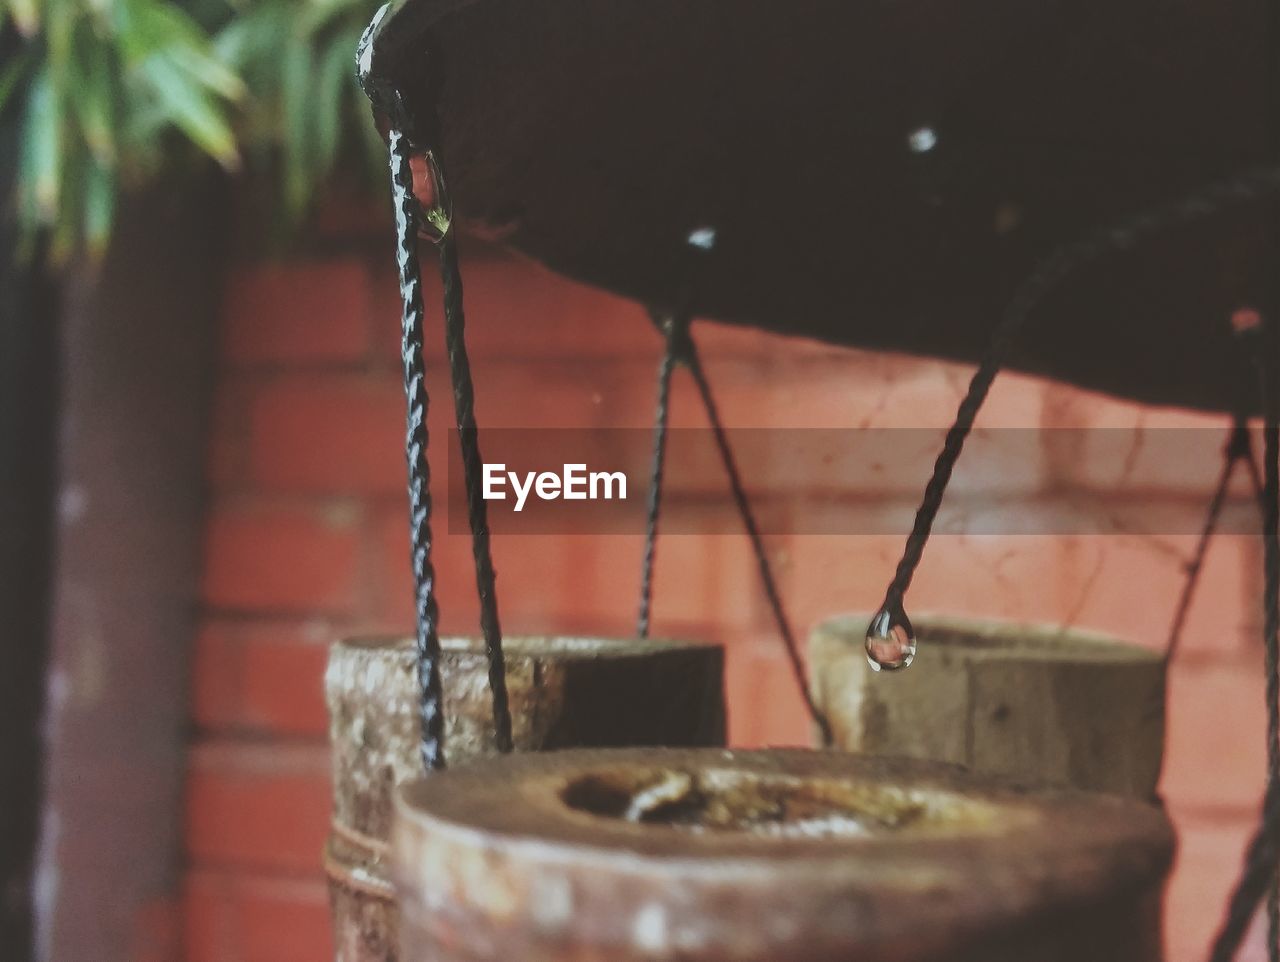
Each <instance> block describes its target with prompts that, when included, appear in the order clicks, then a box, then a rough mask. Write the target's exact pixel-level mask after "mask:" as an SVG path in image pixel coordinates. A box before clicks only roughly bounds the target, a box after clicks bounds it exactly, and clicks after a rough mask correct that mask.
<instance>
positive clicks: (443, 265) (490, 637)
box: [440, 231, 512, 752]
mask: <svg viewBox="0 0 1280 962" xmlns="http://www.w3.org/2000/svg"><path fill="white" fill-rule="evenodd" d="M440 279H441V282H442V284H443V286H444V338H445V348H446V350H447V352H448V355H449V371H450V374H451V375H452V379H453V408H454V414H455V415H456V418H457V422H458V443H459V446H460V447H461V449H462V476H463V484H464V485H465V487H466V491H467V521H468V523H469V525H470V527H471V554H472V558H473V560H474V561H475V573H476V592H477V593H478V594H479V597H480V630H481V632H482V633H483V635H484V650H485V657H486V658H487V659H488V662H489V689H490V692H491V693H492V699H493V723H494V728H495V730H496V733H497V739H496V745H497V748H498V751H500V752H509V751H511V749H512V736H511V705H510V701H509V699H508V696H507V670H506V659H505V658H504V656H503V652H502V625H501V623H500V622H499V620H498V589H497V574H496V572H495V571H494V568H493V556H492V553H491V551H490V545H489V512H488V505H487V503H486V502H485V500H484V458H483V457H482V456H481V454H480V432H479V429H478V428H477V426H476V414H475V388H474V386H473V384H472V381H471V361H470V359H469V358H468V357H467V343H466V325H467V321H466V315H465V314H464V313H463V310H462V274H461V272H460V271H459V269H458V249H457V242H456V240H455V237H454V232H453V231H447V232H446V233H445V235H444V238H443V239H442V240H441V242H440Z"/></svg>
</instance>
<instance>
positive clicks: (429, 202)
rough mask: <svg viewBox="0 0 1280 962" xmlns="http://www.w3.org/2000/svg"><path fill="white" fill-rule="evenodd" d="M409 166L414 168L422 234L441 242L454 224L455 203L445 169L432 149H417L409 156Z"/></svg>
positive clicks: (437, 242) (414, 190)
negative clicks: (452, 200) (452, 199)
mask: <svg viewBox="0 0 1280 962" xmlns="http://www.w3.org/2000/svg"><path fill="white" fill-rule="evenodd" d="M409 169H410V170H412V171H413V196H414V198H415V199H416V200H417V201H418V207H419V209H420V211H421V216H420V217H419V218H418V233H419V234H420V235H422V236H423V237H425V238H426V239H427V240H429V241H431V243H433V244H439V243H440V242H441V241H442V240H444V235H445V234H447V233H449V227H450V226H451V225H452V224H453V204H452V202H451V201H450V199H449V190H448V188H447V187H446V186H445V182H444V172H443V171H442V170H441V169H440V162H439V161H438V160H437V159H436V155H435V154H434V153H433V152H432V151H430V150H419V151H416V152H414V154H413V155H412V156H411V157H410V158H409Z"/></svg>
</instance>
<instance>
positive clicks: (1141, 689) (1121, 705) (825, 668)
mask: <svg viewBox="0 0 1280 962" xmlns="http://www.w3.org/2000/svg"><path fill="white" fill-rule="evenodd" d="M915 628H916V636H917V638H918V639H919V649H918V654H917V656H916V659H915V661H914V662H913V663H912V665H911V667H910V668H909V669H907V670H905V671H900V672H894V673H884V672H874V671H872V670H871V668H870V666H869V665H868V664H867V658H866V655H865V653H864V650H863V639H864V636H865V635H866V630H867V619H865V618H861V617H844V618H835V619H832V620H831V621H828V622H826V623H824V624H822V625H819V626H818V627H817V628H816V629H815V630H814V632H813V634H812V636H811V638H810V643H809V664H810V674H811V679H812V681H811V690H812V692H813V696H814V699H815V701H816V702H817V704H818V705H819V707H820V708H821V709H822V710H823V711H824V712H825V713H826V715H827V718H828V719H829V720H830V722H831V725H832V729H833V732H834V734H835V739H836V744H837V745H838V746H839V747H840V748H843V749H846V750H848V751H852V752H859V753H865V754H872V755H898V756H903V757H908V758H923V759H933V760H937V761H945V762H956V763H959V764H962V765H965V766H967V767H969V768H972V769H974V770H976V771H981V772H990V773H994V774H1000V775H1010V776H1015V777H1018V778H1022V779H1027V780H1031V781H1043V782H1049V783H1059V784H1065V785H1071V786H1074V787H1076V788H1082V789H1088V790H1092V791H1101V792H1114V793H1117V794H1122V795H1130V796H1134V797H1138V798H1145V799H1151V798H1153V797H1154V796H1155V790H1156V783H1157V781H1158V780H1159V778H1160V765H1161V760H1162V756H1163V751H1164V706H1165V667H1164V659H1163V657H1161V656H1160V655H1159V654H1158V653H1156V652H1153V651H1149V650H1147V649H1144V648H1139V647H1137V646H1136V645H1130V644H1126V643H1124V642H1121V641H1117V640H1115V639H1113V638H1108V637H1106V636H1103V635H1098V634H1094V633H1092V632H1085V631H1077V630H1064V629H1060V628H1057V627H1052V626H1046V625H1019V624H1011V623H1001V622H989V621H970V620H965V619H957V618H944V617H936V616H921V617H919V618H917V619H915Z"/></svg>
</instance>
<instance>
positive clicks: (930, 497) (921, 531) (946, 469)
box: [868, 167, 1280, 667]
mask: <svg viewBox="0 0 1280 962" xmlns="http://www.w3.org/2000/svg"><path fill="white" fill-rule="evenodd" d="M1277 192H1280V167H1262V168H1257V169H1252V170H1248V171H1245V172H1243V173H1240V174H1237V175H1236V176H1234V177H1230V178H1227V179H1225V180H1220V181H1215V182H1213V183H1211V184H1208V185H1206V186H1204V187H1202V188H1199V189H1197V190H1195V191H1192V192H1191V193H1189V194H1187V195H1185V196H1184V197H1182V198H1180V199H1179V200H1176V201H1174V202H1172V203H1168V204H1163V205H1160V206H1157V207H1154V208H1151V209H1149V210H1147V211H1143V212H1141V213H1139V214H1136V215H1133V216H1130V217H1127V218H1124V219H1122V220H1120V221H1118V222H1117V223H1115V224H1113V225H1111V226H1109V227H1106V228H1104V229H1102V230H1099V231H1097V232H1096V233H1094V234H1092V235H1090V236H1088V237H1086V238H1084V239H1083V240H1080V241H1077V242H1075V243H1072V244H1068V245H1066V246H1064V247H1060V248H1059V249H1058V250H1056V251H1054V252H1053V253H1052V254H1050V255H1049V256H1048V257H1047V258H1045V259H1044V260H1043V261H1041V262H1040V264H1039V266H1038V267H1036V269H1035V270H1034V271H1033V272H1032V273H1031V275H1030V276H1029V277H1028V278H1027V279H1026V280H1025V281H1023V283H1022V284H1021V285H1020V286H1019V287H1018V289H1017V290H1016V291H1015V293H1014V295H1013V297H1012V299H1011V300H1010V302H1009V304H1008V306H1007V307H1006V308H1005V311H1004V314H1003V316H1002V317H1001V319H1000V322H999V324H998V325H997V326H996V329H995V332H994V334H993V335H992V338H991V341H990V343H989V345H988V347H987V351H986V353H985V355H984V357H983V359H982V362H981V363H980V364H979V365H978V369H977V370H976V371H975V372H974V374H973V378H972V380H971V381H970V382H969V388H968V391H967V392H966V394H965V397H964V399H963V400H962V401H961V402H960V406H959V408H958V409H957V412H956V418H955V421H954V423H953V424H952V425H951V428H950V430H948V431H947V436H946V440H945V441H944V443H943V447H942V451H941V453H940V454H939V455H938V459H937V461H936V463H935V464H934V468H933V475H932V477H930V479H929V483H928V484H927V485H926V487H925V491H924V496H923V498H922V499H921V502H920V507H919V509H918V510H917V512H916V517H915V522H914V524H913V525H912V529H911V533H910V535H909V536H908V537H907V542H906V545H905V547H904V549H903V553H902V558H901V560H900V561H899V562H898V566H897V569H896V571H895V572H894V576H893V579H892V580H891V581H890V583H889V587H888V589H887V590H886V592H885V598H884V602H883V603H882V605H881V607H880V610H879V612H878V613H877V614H876V616H875V618H873V619H872V622H871V624H872V628H871V630H870V632H869V634H868V637H869V641H870V638H871V632H880V633H883V634H885V635H887V634H889V633H891V632H893V631H894V630H895V629H896V630H902V631H904V632H905V633H906V634H907V635H911V627H910V626H911V623H910V620H909V619H908V618H907V615H906V611H905V608H904V606H903V600H904V598H905V596H906V593H907V590H908V588H909V587H910V586H911V579H912V577H913V576H914V575H915V571H916V568H917V566H918V565H919V564H920V559H921V557H922V555H923V554H924V546H925V544H926V543H927V542H928V540H929V534H930V532H931V531H932V529H933V523H934V520H935V519H936V518H937V514H938V509H939V508H940V506H941V504H942V497H943V494H944V493H945V492H946V488H947V483H948V482H949V481H950V479H951V474H952V471H953V470H954V469H955V465H956V461H957V459H958V458H959V457H960V452H961V450H962V449H963V447H964V442H965V439H966V438H967V437H968V435H969V432H970V430H971V429H972V427H973V422H974V419H975V418H976V417H977V414H978V410H979V409H980V408H981V407H982V403H983V401H984V400H986V397H987V393H988V392H989V391H990V389H991V385H992V382H993V381H994V380H995V378H996V375H997V374H998V373H999V372H1000V368H1001V366H1002V365H1003V364H1004V362H1005V359H1006V357H1007V355H1008V353H1009V350H1010V348H1011V347H1012V346H1013V343H1014V341H1015V339H1016V337H1017V335H1018V333H1019V332H1020V331H1021V330H1022V327H1023V325H1024V324H1025V323H1026V322H1027V319H1028V318H1029V317H1030V315H1031V313H1032V311H1033V310H1034V309H1035V308H1036V307H1037V306H1038V305H1039V303H1040V302H1041V301H1042V300H1043V299H1044V298H1045V296H1046V295H1047V294H1049V293H1050V292H1052V291H1053V290H1054V289H1055V288H1056V287H1057V286H1058V285H1059V284H1060V283H1062V281H1064V280H1065V279H1066V278H1068V277H1070V276H1071V275H1072V274H1073V273H1075V272H1076V271H1077V270H1079V269H1080V268H1082V267H1085V266H1087V265H1089V264H1091V263H1093V262H1094V261H1097V260H1099V259H1101V258H1102V257H1104V256H1106V255H1107V254H1111V253H1114V252H1116V251H1122V250H1126V249H1128V248H1131V247H1133V246H1135V245H1136V244H1138V243H1139V242H1140V241H1142V240H1144V239H1146V238H1147V237H1150V236H1151V235H1153V234H1157V233H1160V232H1162V231H1164V230H1167V229H1169V228H1171V227H1175V226H1177V225H1180V224H1185V223H1190V222H1193V221H1196V220H1200V219H1202V218H1204V217H1208V216H1210V215H1213V214H1217V213H1220V212H1222V211H1224V210H1227V209H1229V208H1232V207H1235V206H1238V205H1240V204H1244V203H1248V202H1250V201H1257V200H1259V199H1261V198H1264V197H1268V196H1271V195H1273V194H1276V193H1277ZM912 646H913V648H914V638H913V637H912ZM908 663H909V662H908ZM888 667H900V666H888Z"/></svg>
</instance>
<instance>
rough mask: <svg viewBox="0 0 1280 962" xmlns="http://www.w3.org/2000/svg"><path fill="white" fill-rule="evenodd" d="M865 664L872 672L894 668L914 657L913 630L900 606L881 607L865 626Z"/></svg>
mask: <svg viewBox="0 0 1280 962" xmlns="http://www.w3.org/2000/svg"><path fill="white" fill-rule="evenodd" d="M866 648H867V663H868V664H870V665H871V670H872V671H898V670H899V669H902V668H906V667H908V666H909V665H910V664H911V662H912V661H913V660H914V659H915V657H916V633H915V629H914V628H912V627H911V620H910V619H909V618H908V617H907V613H906V612H905V611H903V610H902V609H901V608H900V607H899V608H897V609H896V610H895V609H894V608H892V607H889V606H885V607H883V608H881V609H880V610H879V611H878V612H877V613H876V616H875V617H874V618H872V619H871V624H870V625H869V626H868V627H867V642H866Z"/></svg>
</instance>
